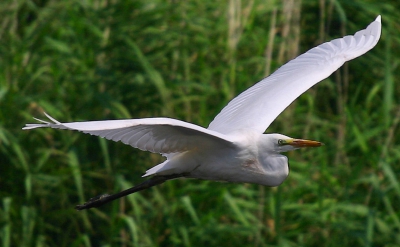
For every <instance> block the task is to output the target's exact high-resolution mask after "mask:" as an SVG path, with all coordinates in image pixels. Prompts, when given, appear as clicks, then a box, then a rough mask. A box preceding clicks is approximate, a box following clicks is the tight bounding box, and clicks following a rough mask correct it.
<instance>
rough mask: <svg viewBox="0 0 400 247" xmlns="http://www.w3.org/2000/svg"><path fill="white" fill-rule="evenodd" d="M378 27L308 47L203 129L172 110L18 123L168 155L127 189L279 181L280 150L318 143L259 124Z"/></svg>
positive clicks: (373, 36) (364, 43)
mask: <svg viewBox="0 0 400 247" xmlns="http://www.w3.org/2000/svg"><path fill="white" fill-rule="evenodd" d="M380 34H381V17H380V16H378V17H377V18H376V20H375V21H374V22H372V23H371V24H370V25H369V26H368V27H367V28H366V29H364V30H361V31H359V32H357V33H355V34H354V35H352V36H351V35H349V36H345V37H343V38H339V39H335V40H332V41H330V42H326V43H323V44H321V45H319V46H317V47H315V48H313V49H311V50H309V51H307V52H306V53H304V54H302V55H300V56H298V57H297V58H295V59H293V60H291V61H289V62H288V63H287V64H285V65H283V66H282V67H280V68H279V69H278V70H276V71H275V72H274V73H273V74H271V75H270V76H269V77H267V78H265V79H263V80H261V81H260V82H259V83H257V84H255V85H254V86H252V87H250V88H249V89H247V90H246V91H244V92H243V93H241V94H240V95H239V96H237V97H236V98H234V99H233V100H232V101H230V102H229V104H228V105H227V106H226V107H225V108H223V109H222V111H221V112H220V113H219V114H218V115H217V116H216V117H215V119H214V120H213V121H212V122H211V123H210V125H209V127H208V129H206V128H203V127H200V126H198V125H194V124H191V123H187V122H183V121H180V120H176V119H170V118H144V119H130V120H109V121H90V122H72V123H60V122H58V121H57V120H55V119H53V118H52V117H50V116H49V115H47V114H46V116H47V117H48V118H49V119H50V120H51V121H52V122H47V121H43V120H39V119H37V120H39V121H40V122H42V123H39V124H27V125H26V127H24V128H23V129H34V128H39V127H51V128H58V129H71V130H78V131H81V132H84V133H88V134H91V135H96V136H100V137H104V138H106V139H109V140H113V141H121V142H123V143H125V144H128V145H131V146H132V147H134V148H139V149H141V150H146V151H150V152H155V153H160V154H163V155H164V156H166V157H167V160H166V161H165V162H163V163H161V164H159V165H157V166H155V167H153V168H151V169H149V170H148V171H147V172H146V174H145V176H149V175H155V177H159V178H161V179H158V180H157V181H156V182H151V183H150V185H147V184H146V185H144V186H142V187H140V186H139V187H140V188H136V187H134V188H132V189H135V188H136V190H135V191H133V192H136V191H138V190H141V189H144V188H148V187H151V186H153V185H156V184H159V183H161V182H164V181H165V180H168V179H172V178H176V177H192V178H200V179H210V180H222V181H231V182H248V183H256V184H262V185H268V186H277V185H279V184H281V183H282V182H283V181H284V180H285V179H286V177H287V176H288V174H289V167H288V161H287V158H286V157H285V156H283V155H281V154H280V153H281V152H286V151H289V150H293V149H296V148H301V147H316V146H320V145H322V144H321V143H320V142H316V141H308V140H299V139H293V138H290V137H287V136H284V135H280V134H263V133H264V131H265V129H267V128H268V126H269V125H270V124H271V123H272V121H273V120H274V119H275V118H276V117H277V116H278V115H279V114H280V113H281V112H282V111H283V110H284V109H285V108H286V107H287V106H288V105H289V104H290V103H291V102H293V101H294V100H295V99H296V98H297V97H298V96H300V95H301V94H302V93H304V92H305V91H306V90H307V89H309V88H310V87H312V86H313V85H315V84H316V83H318V82H320V81H321V80H323V79H325V78H326V77H328V76H329V75H331V74H332V73H333V72H334V71H336V70H337V69H338V68H339V67H340V66H342V65H343V64H344V63H345V62H346V61H349V60H351V59H354V58H356V57H358V56H361V55H362V54H364V53H366V52H367V51H369V50H370V49H372V48H373V47H374V46H375V45H376V44H377V42H378V40H379V38H380ZM154 181H155V180H154ZM133 192H130V193H133ZM125 194H126V193H125ZM110 197H111V196H110ZM114 199H115V198H114ZM99 200H101V199H99V198H94V199H92V200H91V201H89V202H88V203H87V204H85V205H84V206H78V207H80V208H78V209H83V208H89V207H95V206H96V205H92V204H95V203H98V201H99ZM110 200H112V199H110ZM102 203H103V202H102ZM104 203H105V202H104ZM99 205H101V204H99Z"/></svg>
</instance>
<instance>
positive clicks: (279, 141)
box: [266, 134, 324, 153]
mask: <svg viewBox="0 0 400 247" xmlns="http://www.w3.org/2000/svg"><path fill="white" fill-rule="evenodd" d="M266 136H267V139H268V142H269V146H270V147H271V146H272V149H273V151H275V152H279V153H281V152H287V151H291V150H295V149H299V148H306V147H320V146H322V145H324V144H323V143H322V142H318V141H311V140H304V139H295V138H291V137H288V136H285V135H281V134H267V135H266Z"/></svg>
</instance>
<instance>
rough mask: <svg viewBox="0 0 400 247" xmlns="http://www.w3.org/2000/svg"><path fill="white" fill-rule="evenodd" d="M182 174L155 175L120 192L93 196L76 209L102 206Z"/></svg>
mask: <svg viewBox="0 0 400 247" xmlns="http://www.w3.org/2000/svg"><path fill="white" fill-rule="evenodd" d="M182 176H183V174H178V175H168V176H155V177H152V178H150V179H149V180H146V181H144V182H143V183H141V184H138V185H136V186H134V187H132V188H130V189H127V190H123V191H121V192H119V193H116V194H112V195H107V194H105V195H101V196H96V197H93V198H91V199H90V200H89V201H87V202H85V204H82V205H76V206H75V209H76V210H83V209H88V208H97V207H100V206H101V205H103V204H106V203H108V202H111V201H113V200H115V199H118V198H121V197H123V196H127V195H129V194H132V193H135V192H138V191H141V190H145V189H148V188H150V187H153V186H155V185H158V184H162V183H164V182H165V181H167V180H170V179H174V178H179V177H182Z"/></svg>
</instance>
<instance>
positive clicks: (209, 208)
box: [0, 0, 400, 247]
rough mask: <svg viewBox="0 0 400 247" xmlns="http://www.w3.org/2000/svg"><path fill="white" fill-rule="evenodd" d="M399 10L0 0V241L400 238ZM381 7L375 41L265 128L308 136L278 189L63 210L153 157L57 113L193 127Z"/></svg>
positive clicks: (174, 186) (179, 191)
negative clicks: (45, 120) (62, 127)
mask: <svg viewBox="0 0 400 247" xmlns="http://www.w3.org/2000/svg"><path fill="white" fill-rule="evenodd" d="M399 8H400V6H399V3H397V2H395V1H389V0H382V1H372V0H371V1H361V0H354V1H341V0H340V1H339V0H336V1H303V2H302V3H300V1H291V0H284V1H273V0H269V1H268V0H263V1H261V0H252V1H243V2H241V1H240V0H230V1H200V0H191V1H172V0H169V1H161V0H135V1H118V0H115V1H104V0H88V1H77V0H75V1H56V0H15V1H2V2H1V3H0V11H1V18H0V23H1V29H0V37H1V38H0V67H1V68H2V69H1V71H0V106H1V107H0V158H1V166H0V167H1V168H0V188H1V189H0V200H1V203H0V205H1V206H0V223H1V224H0V241H1V245H2V246H4V247H8V246H250V245H251V246H398V245H400V232H399V231H400V213H399V212H400V208H399V206H398V205H400V184H399V178H398V174H399V172H400V167H399V162H400V161H399V159H400V147H399V140H400V136H399V133H398V131H397V130H398V124H399V120H400V111H399V110H400V107H399V102H398V99H397V98H398V97H396V95H398V94H400V87H399V86H398V85H397V84H396V83H395V82H396V81H397V78H399V76H400V75H399V69H398V65H399V58H398V56H396V54H398V53H399V51H400V40H399V37H400V34H399V30H400V27H399V24H398V21H397V20H398V19H399V15H398V11H397V10H398V9H399ZM378 14H382V22H383V34H382V38H381V40H380V42H379V43H378V45H377V47H375V48H374V49H373V50H372V51H370V52H369V53H367V54H365V55H364V56H362V57H361V58H358V59H356V60H354V61H351V62H349V63H347V64H346V65H345V66H344V67H343V68H342V69H340V70H339V71H338V72H336V73H334V74H333V75H332V76H331V77H329V78H328V79H327V80H325V81H324V82H321V83H320V84H319V85H318V86H317V87H314V88H312V89H310V90H309V91H308V92H307V93H306V94H304V95H302V96H301V97H300V98H299V99H298V100H297V101H296V102H295V103H293V104H292V105H291V106H290V107H289V108H288V109H286V110H285V112H284V113H283V114H282V115H281V116H279V117H278V119H277V120H276V121H275V122H274V123H273V124H272V126H271V127H270V128H269V129H268V132H281V133H284V134H287V135H289V136H294V137H299V138H309V139H315V140H320V141H322V142H324V143H325V144H326V145H325V146H324V147H322V148H318V149H309V150H300V151H295V152H291V153H289V154H288V156H289V158H290V160H291V164H290V168H291V174H290V176H289V178H288V179H287V180H286V181H285V182H284V183H283V184H282V185H281V186H280V187H277V188H266V187H262V186H257V185H250V184H228V183H217V182H210V181H197V180H173V181H169V182H167V183H165V184H163V185H161V186H159V187H157V188H152V189H150V190H148V191H143V192H140V193H136V194H133V195H131V196H129V197H127V198H124V199H121V200H119V201H116V202H113V203H111V204H109V205H106V206H103V207H101V208H99V209H92V210H88V211H83V212H78V211H75V210H74V209H73V206H74V205H75V204H79V203H82V202H84V201H86V200H87V199H89V198H90V197H92V196H95V195H99V194H103V193H105V192H108V193H112V192H117V191H120V190H122V189H125V188H128V187H130V186H132V185H133V184H137V183H139V182H141V181H142V179H141V177H140V176H141V174H143V173H144V171H145V170H146V169H147V168H150V167H151V166H153V165H155V164H157V163H159V162H160V161H162V158H161V157H159V156H158V155H155V154H150V153H146V152H140V151H137V150H133V149H132V148H131V147H129V146H125V145H123V144H121V143H112V142H109V141H105V140H103V139H99V138H96V137H92V136H87V135H83V134H81V133H75V132H71V131H57V130H52V129H38V130H35V131H21V128H22V127H23V125H24V124H25V123H31V122H32V121H33V120H32V118H31V117H32V116H35V117H38V118H41V117H42V116H43V113H42V112H43V111H46V112H48V113H49V114H50V115H52V116H54V117H55V118H56V119H58V120H60V121H63V122H69V121H82V120H102V119H121V118H141V117H151V116H168V117H175V118H179V119H182V120H186V121H190V122H193V123H196V124H199V125H202V126H207V124H208V123H209V122H210V121H211V120H212V118H213V117H214V116H215V115H216V114H217V113H218V112H219V110H220V109H221V108H222V107H223V106H224V105H225V104H226V103H227V102H228V101H229V100H230V99H231V98H232V97H234V96H235V95H237V94H238V93H239V92H241V91H243V90H245V89H246V88H247V87H249V86H251V85H252V84H254V82H256V81H258V80H260V79H261V78H263V77H264V76H266V75H267V74H269V73H270V72H271V71H274V70H275V69H276V68H277V67H279V66H280V65H282V64H283V63H284V62H285V61H287V60H289V59H291V58H293V57H294V56H296V55H297V54H299V53H301V52H304V51H306V50H308V49H309V48H311V47H313V46H315V45H317V44H319V43H321V42H323V41H326V40H330V39H333V38H336V37H341V36H343V35H346V34H353V33H354V32H355V31H357V30H359V29H362V28H364V27H366V26H367V25H368V24H369V23H370V22H371V21H372V20H373V19H374V18H375V17H376V16H377V15H378Z"/></svg>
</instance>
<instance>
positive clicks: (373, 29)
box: [208, 16, 381, 134]
mask: <svg viewBox="0 0 400 247" xmlns="http://www.w3.org/2000/svg"><path fill="white" fill-rule="evenodd" d="M380 34H381V17H380V16H378V17H377V18H376V20H375V21H374V22H372V23H371V24H370V25H369V26H368V27H367V28H366V29H364V30H361V31H358V32H356V33H355V34H354V35H349V36H345V37H343V38H339V39H334V40H332V41H330V42H326V43H323V44H321V45H319V46H317V47H315V48H313V49H311V50H309V51H307V52H306V53H304V54H302V55H300V56H298V57H297V58H295V59H293V60H291V61H290V62H288V63H287V64H285V65H283V66H282V67H280V68H279V69H278V70H276V71H275V72H274V73H273V74H271V75H270V76H269V77H267V78H265V79H263V80H261V81H260V82H259V83H257V84H255V85H254V86H252V87H250V88H249V89H247V90H246V91H244V92H243V93H241V94H240V95H239V96H237V97H236V98H234V99H233V100H232V101H231V102H229V104H228V105H227V106H226V107H225V108H223V109H222V111H221V112H220V113H219V114H218V115H217V116H216V117H215V118H214V120H213V121H212V122H211V123H210V125H209V127H208V129H210V130H214V131H217V132H220V133H223V134H229V133H231V132H233V131H236V130H239V129H252V130H255V131H257V132H259V133H263V132H264V131H265V130H266V129H267V128H268V126H269V125H270V124H271V123H272V121H274V120H275V118H276V117H277V116H278V115H279V114H280V113H281V112H282V111H283V110H284V109H285V108H286V107H288V106H289V104H290V103H292V102H293V101H294V100H295V99H296V98H297V97H299V96H300V95H301V94H302V93H304V92H305V91H306V90H308V89H309V88H310V87H312V86H313V85H315V84H316V83H318V82H320V81H321V80H323V79H325V78H327V77H328V76H329V75H331V74H332V73H333V72H335V71H336V70H337V69H338V68H339V67H341V66H342V65H343V64H344V63H345V62H346V61H349V60H351V59H354V58H356V57H358V56H361V55H362V54H364V53H366V52H367V51H369V50H370V49H372V48H373V47H374V46H375V45H376V44H377V42H378V40H379V37H380Z"/></svg>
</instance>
